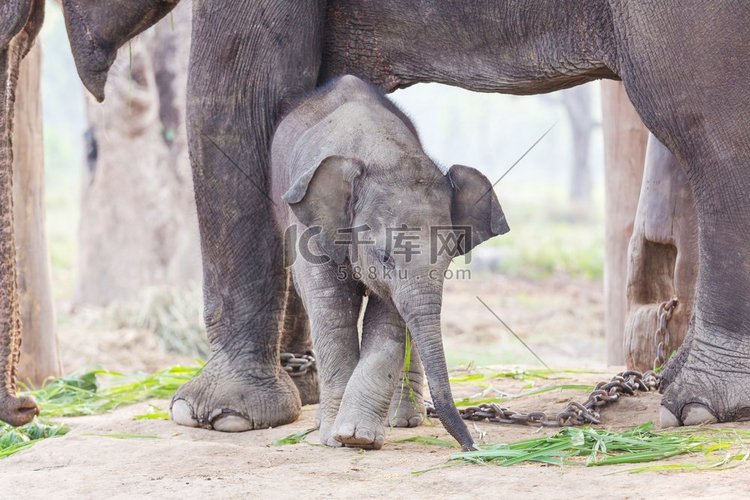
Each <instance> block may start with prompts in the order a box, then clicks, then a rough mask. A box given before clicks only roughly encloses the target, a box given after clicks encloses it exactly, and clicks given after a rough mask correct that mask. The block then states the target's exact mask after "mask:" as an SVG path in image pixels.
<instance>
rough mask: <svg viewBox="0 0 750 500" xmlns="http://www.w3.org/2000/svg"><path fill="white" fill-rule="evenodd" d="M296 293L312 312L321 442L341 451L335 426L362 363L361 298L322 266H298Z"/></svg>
mask: <svg viewBox="0 0 750 500" xmlns="http://www.w3.org/2000/svg"><path fill="white" fill-rule="evenodd" d="M295 266H296V268H295V270H294V274H295V280H296V284H297V290H298V291H299V295H300V297H301V299H302V303H303V305H304V308H305V309H306V310H307V311H310V313H309V318H310V329H311V332H312V339H313V347H314V349H315V355H316V359H317V365H318V377H319V380H320V414H319V435H320V441H321V442H322V443H323V444H325V445H327V446H334V447H338V446H341V442H339V441H337V440H336V439H335V438H334V437H333V425H334V420H335V419H336V415H337V414H338V412H339V406H340V404H341V400H342V399H343V397H344V391H345V389H346V385H347V383H348V382H349V378H350V377H351V374H352V372H353V371H354V368H355V367H356V366H357V362H358V361H359V338H358V337H359V336H358V334H357V320H358V319H359V312H360V308H361V305H362V296H361V295H360V294H359V292H358V290H357V285H356V283H354V282H351V281H341V280H339V279H337V277H336V276H335V274H334V271H333V270H331V269H329V268H327V267H323V266H314V265H311V264H308V263H304V262H303V263H297V264H295Z"/></svg>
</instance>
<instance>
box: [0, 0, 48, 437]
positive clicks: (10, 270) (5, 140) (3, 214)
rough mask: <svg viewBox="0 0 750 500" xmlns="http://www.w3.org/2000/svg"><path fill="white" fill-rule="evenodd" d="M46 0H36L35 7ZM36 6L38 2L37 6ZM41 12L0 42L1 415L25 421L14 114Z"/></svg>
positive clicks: (30, 408)
mask: <svg viewBox="0 0 750 500" xmlns="http://www.w3.org/2000/svg"><path fill="white" fill-rule="evenodd" d="M39 5H41V6H42V7H39V8H43V5H44V4H43V2H41V1H39V0H37V1H35V6H37V7H38V6H39ZM35 8H36V7H35ZM42 15H43V11H38V10H37V11H35V13H32V15H31V17H30V19H29V21H28V23H27V25H26V28H24V30H22V31H21V32H20V33H19V34H18V35H16V36H15V38H13V40H12V41H11V42H10V44H9V45H8V46H2V47H0V377H2V379H1V380H0V420H2V421H5V422H8V423H9V424H11V425H23V424H26V423H28V422H30V421H31V420H33V418H34V417H35V416H36V415H38V414H39V408H38V407H37V405H36V403H35V402H34V401H33V400H32V399H30V398H26V397H21V398H19V397H17V396H16V376H17V373H16V370H17V368H18V360H19V357H20V354H21V312H20V305H19V298H18V281H17V277H16V242H15V237H14V229H15V228H14V218H13V143H12V137H13V115H14V113H13V112H14V108H15V101H16V99H15V98H16V95H15V94H16V87H17V83H18V73H19V69H20V65H21V59H22V58H23V56H24V55H26V53H27V52H28V50H29V49H30V47H31V43H32V42H33V39H34V36H35V35H36V33H37V32H38V29H39V27H40V26H41V16H42Z"/></svg>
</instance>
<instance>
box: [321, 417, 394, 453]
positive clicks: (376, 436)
mask: <svg viewBox="0 0 750 500" xmlns="http://www.w3.org/2000/svg"><path fill="white" fill-rule="evenodd" d="M333 429H334V430H333V438H334V439H335V441H337V442H339V443H341V444H343V445H344V446H350V447H353V448H365V449H375V450H379V449H380V448H382V447H383V443H385V427H384V426H383V422H382V419H381V418H378V417H377V416H375V415H369V414H366V413H362V412H352V413H349V412H344V413H339V416H338V417H336V422H335V423H334V425H333Z"/></svg>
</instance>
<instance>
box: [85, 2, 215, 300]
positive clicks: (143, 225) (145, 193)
mask: <svg viewBox="0 0 750 500" xmlns="http://www.w3.org/2000/svg"><path fill="white" fill-rule="evenodd" d="M190 17H191V5H190V2H183V3H182V4H180V5H179V6H178V8H176V9H175V11H174V12H173V13H172V14H171V16H169V17H167V18H166V19H165V20H163V21H162V22H161V23H159V24H158V25H157V26H155V27H154V29H152V30H149V31H148V32H146V33H144V34H143V35H142V36H140V37H139V38H138V39H137V40H136V41H134V42H133V43H132V44H131V45H130V46H129V47H127V48H124V49H123V50H120V53H119V54H118V57H117V60H116V61H115V64H114V65H113V67H112V70H111V71H110V74H109V79H108V81H107V86H106V95H107V98H106V100H105V102H104V103H102V104H99V103H96V102H95V101H94V100H93V98H91V97H90V96H88V98H87V117H88V129H87V131H86V168H85V169H84V173H83V179H82V193H81V215H80V226H79V228H80V229H79V237H78V269H77V281H76V282H77V285H76V292H75V302H76V303H77V304H87V305H107V304H109V303H111V302H112V301H114V300H118V299H119V300H122V299H134V298H136V297H137V295H138V294H139V293H140V292H141V291H142V290H143V289H144V288H146V287H150V286H155V285H159V286H176V287H186V286H188V285H189V284H191V283H194V282H197V281H198V280H199V278H200V247H199V245H198V244H197V242H198V225H197V218H196V213H195V204H194V201H193V182H192V175H191V171H190V162H189V160H188V152H187V140H186V133H185V89H186V85H187V67H188V58H189V53H190V29H191V23H190Z"/></svg>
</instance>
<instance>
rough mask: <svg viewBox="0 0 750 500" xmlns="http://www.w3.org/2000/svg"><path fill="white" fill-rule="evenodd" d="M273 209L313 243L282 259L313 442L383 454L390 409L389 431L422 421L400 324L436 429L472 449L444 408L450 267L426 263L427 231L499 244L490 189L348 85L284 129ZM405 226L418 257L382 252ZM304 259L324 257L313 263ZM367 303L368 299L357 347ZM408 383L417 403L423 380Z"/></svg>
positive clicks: (276, 155) (499, 218)
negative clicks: (302, 348) (310, 392)
mask: <svg viewBox="0 0 750 500" xmlns="http://www.w3.org/2000/svg"><path fill="white" fill-rule="evenodd" d="M271 199H272V200H273V202H274V207H275V208H274V212H275V214H276V221H277V224H278V226H279V229H280V230H288V228H290V227H294V232H293V233H289V232H288V231H287V234H297V235H302V234H304V233H305V231H306V229H308V228H317V229H316V231H317V232H319V234H317V235H316V236H315V237H314V238H312V241H311V242H310V243H308V242H307V239H306V238H299V240H300V241H302V246H303V248H304V249H307V248H310V250H311V251H312V254H310V255H308V254H307V253H306V252H304V251H298V247H295V246H293V239H292V240H291V241H290V247H289V248H288V252H287V254H288V255H290V257H291V259H290V260H291V261H292V262H293V263H292V265H291V270H292V276H293V279H294V284H295V287H296V289H297V291H298V292H299V294H300V296H301V297H302V301H303V303H304V306H305V309H306V310H307V311H309V316H310V322H311V325H312V337H313V345H314V346H315V352H316V353H317V359H318V370H319V374H320V385H321V394H320V403H321V407H320V438H321V440H322V442H323V443H324V444H326V445H329V446H341V445H342V444H345V445H350V446H362V447H374V448H380V447H381V446H382V445H383V441H384V427H383V422H384V420H385V418H386V414H387V412H388V409H389V407H391V417H392V419H395V420H396V422H394V423H396V424H397V425H398V424H399V423H400V424H402V425H403V424H406V425H416V424H418V423H420V422H421V420H422V415H423V411H424V410H423V405H422V401H419V400H417V401H414V402H412V401H411V398H410V397H409V393H408V390H402V388H401V387H398V383H399V381H400V379H401V377H400V374H401V370H402V369H403V367H404V347H405V339H406V328H405V326H406V325H408V327H409V331H410V333H411V337H412V339H413V340H414V343H415V345H416V349H417V351H418V352H419V356H420V358H421V359H422V361H423V363H424V367H425V370H426V373H427V380H428V382H429V386H430V393H431V395H432V398H433V401H434V403H435V407H436V409H437V410H438V414H439V417H440V420H441V422H442V423H443V425H444V426H445V428H446V429H447V430H448V431H449V432H450V433H451V435H453V437H455V438H456V440H457V441H458V442H459V443H460V444H461V445H462V446H463V447H464V448H465V449H470V448H471V447H472V446H473V440H472V438H471V435H470V433H469V432H468V430H467V428H466V425H465V424H464V422H463V420H461V418H460V416H459V415H458V412H457V410H456V407H455V406H454V404H453V397H452V396H451V390H450V384H449V383H448V370H447V368H446V365H445V356H444V354H443V346H442V339H441V334H440V309H441V304H442V291H443V274H444V272H445V271H446V270H447V269H448V265H449V264H450V262H451V257H452V256H451V255H449V254H448V253H447V252H442V253H441V255H440V256H438V257H437V258H435V259H433V258H432V256H431V252H430V245H433V244H434V245H436V243H434V242H432V241H431V236H430V226H433V227H434V226H441V227H443V228H451V227H461V228H466V227H467V226H468V227H471V234H472V235H473V237H472V244H471V245H469V246H472V245H477V244H479V243H481V242H482V241H483V240H484V239H486V238H488V237H491V236H494V235H497V234H501V233H505V232H507V231H508V225H507V223H506V221H505V216H504V215H503V212H502V209H501V207H500V204H499V203H498V201H497V198H496V196H495V194H494V192H493V191H492V185H491V184H490V182H489V181H488V180H487V178H485V177H484V176H483V175H482V174H480V173H479V172H477V171H476V170H474V169H472V168H469V167H463V166H454V167H452V168H451V169H450V171H449V173H448V174H447V175H444V174H443V173H442V172H441V171H440V169H438V167H437V166H436V165H435V164H434V163H433V162H432V161H431V160H430V159H429V158H428V157H427V155H426V154H425V153H424V151H423V150H422V147H421V145H420V143H419V139H418V138H417V136H416V133H415V131H414V128H413V126H412V124H411V123H410V122H409V120H408V119H407V118H406V117H405V116H404V115H403V114H402V113H400V112H399V111H398V110H397V109H396V108H395V107H394V106H393V105H392V104H390V102H389V101H388V100H387V99H386V98H385V96H383V95H382V93H380V92H379V91H378V90H376V89H375V88H374V87H371V86H370V85H369V84H367V83H365V82H363V81H362V80H360V79H358V78H356V77H353V76H344V77H342V78H340V79H338V80H336V81H335V82H333V83H331V84H330V85H328V86H326V87H325V88H324V89H322V90H320V91H318V92H317V93H315V94H314V95H313V96H311V97H309V98H307V99H305V100H304V101H303V102H302V103H301V104H299V105H298V106H297V107H296V108H295V109H294V110H293V111H292V112H291V113H290V114H289V115H288V116H286V117H285V118H284V119H283V120H282V121H281V123H280V125H279V127H278V130H277V131H276V133H275V135H274V140H273V145H272V148H271ZM287 204H288V205H287ZM404 226H405V227H407V228H410V229H414V231H409V232H408V233H406V234H408V235H409V236H410V237H415V238H418V239H415V240H411V241H413V242H414V244H415V246H414V247H413V250H414V251H413V255H412V252H408V255H407V254H406V253H404V252H403V250H404V247H403V246H398V245H397V246H395V247H394V246H389V236H388V233H387V228H400V227H404ZM362 227H363V228H365V230H363V231H362V232H361V233H357V234H358V238H357V240H358V241H360V242H364V241H370V242H373V243H372V244H364V243H359V244H357V243H355V242H353V241H350V243H349V244H347V243H345V241H346V240H347V239H348V238H347V233H345V231H346V230H347V228H362ZM368 228H369V229H368ZM337 241H338V242H339V243H338V244H337V243H336V242H337ZM342 241H343V242H342ZM390 243H391V245H392V244H393V239H391V241H390ZM436 248H437V246H436ZM389 249H390V251H389ZM399 249H400V250H402V252H398V250H399ZM312 255H315V256H327V257H328V258H326V259H325V261H326V262H324V263H321V262H319V261H318V260H317V259H313V258H311V256H312ZM363 292H367V293H368V295H369V296H368V302H367V307H366V309H365V316H364V328H363V331H362V345H361V347H360V345H359V339H358V331H357V319H358V317H359V313H360V306H361V303H362V295H363ZM404 320H405V321H406V325H405V324H404ZM412 368H416V367H412ZM415 371H416V370H415ZM415 382H416V384H415V385H416V392H417V393H421V381H420V380H418V379H417V380H416V381H415ZM394 391H395V393H394ZM392 399H393V400H394V401H393V403H392V402H391V400H392Z"/></svg>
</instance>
